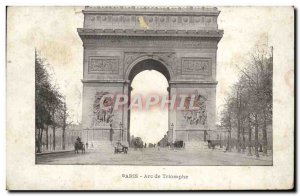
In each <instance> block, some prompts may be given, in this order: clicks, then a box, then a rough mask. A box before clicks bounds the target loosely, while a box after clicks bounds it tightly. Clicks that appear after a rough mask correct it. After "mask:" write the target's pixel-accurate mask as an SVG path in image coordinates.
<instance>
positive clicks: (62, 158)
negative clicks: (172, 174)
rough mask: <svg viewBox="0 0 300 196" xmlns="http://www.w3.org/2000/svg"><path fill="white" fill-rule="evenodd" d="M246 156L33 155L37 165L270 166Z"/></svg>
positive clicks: (147, 151)
mask: <svg viewBox="0 0 300 196" xmlns="http://www.w3.org/2000/svg"><path fill="white" fill-rule="evenodd" d="M246 154H247V153H244V154H238V153H236V152H230V153H229V152H226V153H225V152H224V151H223V150H221V149H215V150H211V149H202V150H197V149H189V150H184V149H183V150H182V149H181V150H170V149H167V148H161V149H159V150H158V148H144V149H141V150H136V151H135V150H133V149H129V151H128V154H123V153H122V154H114V153H113V149H108V150H107V149H106V150H91V149H89V150H87V151H86V153H85V154H82V153H79V154H75V153H74V152H73V151H72V152H64V153H53V154H45V155H39V156H37V160H36V163H37V164H53V165H61V164H70V165H75V164H87V165H89V164H91V165H93V164H97V165H165V166H168V165H169V166H171V165H172V166H180V165H181V166H184V165H195V166H197V165H224V166H225V165H272V156H262V155H261V156H260V157H259V158H256V157H254V156H247V155H246Z"/></svg>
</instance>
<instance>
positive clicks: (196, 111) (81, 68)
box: [6, 5, 295, 190]
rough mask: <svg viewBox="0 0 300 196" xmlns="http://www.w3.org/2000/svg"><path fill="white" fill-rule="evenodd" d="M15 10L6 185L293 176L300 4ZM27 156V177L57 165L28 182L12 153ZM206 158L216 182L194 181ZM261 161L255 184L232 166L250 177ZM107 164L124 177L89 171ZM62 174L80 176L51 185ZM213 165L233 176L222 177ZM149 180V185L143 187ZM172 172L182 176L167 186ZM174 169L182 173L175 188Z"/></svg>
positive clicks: (189, 184)
mask: <svg viewBox="0 0 300 196" xmlns="http://www.w3.org/2000/svg"><path fill="white" fill-rule="evenodd" d="M6 12H7V13H6V20H7V26H6V32H7V37H6V40H7V59H6V60H7V61H6V66H7V70H6V74H7V77H6V80H7V123H8V126H7V180H8V182H9V183H7V184H11V186H10V185H7V187H15V188H12V189H18V187H21V188H25V189H30V190H34V189H50V190H51V189H52V190H53V189H58V190H63V189H67V190H69V189H72V190H74V189H76V190H86V189H88V190H95V189H100V190H101V189H107V190H115V189H127V188H129V189H138V190H144V189H145V190H156V189H157V190H163V189H169V190H180V189H184V190H191V189H195V190H198V189H201V190H210V189H229V190H230V189H249V188H250V189H277V188H281V187H283V188H289V187H293V171H294V166H293V159H294V154H293V153H294V20H295V19H294V12H295V10H294V7H292V6H287V7H250V6H249V7H229V6H227V7H226V6H225V7H224V6H218V7H213V6H201V5H199V6H151V5H149V6H121V5H120V6H118V5H116V6H82V7H80V6H69V7H68V6H35V7H31V6H8V7H7V10H6ZM282 81H283V82H282ZM19 89H20V90H19ZM19 100H22V103H20V101H19ZM19 107H22V108H23V110H19V109H18V108H19ZM15 116H19V117H21V116H23V117H22V118H21V120H20V121H18V122H16V121H14V120H13V119H14V118H15ZM15 130H19V132H18V131H15ZM20 134H22V136H18V135H20ZM279 140H280V141H279ZM15 153H17V154H15ZM17 155H20V157H18V156H17ZM19 161H20V162H22V163H24V165H23V169H24V168H27V167H28V168H36V169H33V170H28V171H27V172H26V174H25V172H24V171H22V172H23V173H24V175H22V176H28V175H30V171H32V172H33V174H32V175H36V176H37V175H43V174H44V175H47V174H49V173H52V174H51V175H50V174H49V176H52V177H49V179H44V180H42V181H43V184H42V181H41V182H40V183H37V184H32V183H28V185H27V184H22V181H23V180H22V179H17V180H16V179H15V177H16V175H18V174H20V173H18V172H17V171H18V170H21V168H19V169H16V166H15V165H14V164H8V163H13V162H19ZM285 163H288V164H285ZM224 166H230V167H224ZM147 167H148V168H149V170H147ZM51 168H52V169H51ZM63 168H64V169H63ZM109 168H118V169H109ZM122 168H124V170H122ZM177 168H178V170H177ZM207 168H208V169H207ZM214 168H217V170H214ZM284 168H285V169H286V170H285V169H284ZM131 169H134V170H135V171H133V170H131ZM275 169H276V171H279V170H281V172H287V173H286V175H285V174H282V173H280V172H278V173H276V172H274V170H275ZM176 170H177V172H174V171H176ZM204 170H207V172H209V171H213V170H214V172H213V173H210V174H209V176H210V177H209V178H208V179H202V180H199V181H198V182H200V181H205V180H206V181H209V182H208V184H206V183H203V182H202V183H203V184H202V186H201V185H199V184H198V185H196V184H193V181H194V182H195V179H196V178H197V177H196V176H199V175H200V173H201V171H202V172H203V171H204ZM231 170H232V171H234V172H230V171H231ZM235 170H238V171H236V172H235ZM38 171H39V172H38ZM75 171H78V173H77V172H75ZM84 171H86V172H87V173H86V174H84ZM96 171H98V172H96ZM109 171H112V173H110V172H109ZM171 171H172V172H171ZM239 171H240V172H239ZM253 171H255V172H253ZM256 171H257V172H258V173H260V174H259V175H258V176H256V178H260V179H261V181H259V180H257V181H256V182H252V183H249V184H247V185H246V184H245V183H246V182H239V180H238V176H235V177H234V178H232V179H231V178H229V177H228V175H229V173H230V175H235V174H236V175H241V176H242V175H243V172H245V173H248V174H249V173H252V174H251V175H249V176H248V177H247V178H246V179H248V180H250V181H251V179H252V178H255V173H256ZM99 172H100V173H102V174H103V175H104V176H106V175H108V176H109V177H111V179H109V180H108V181H107V182H109V181H111V180H112V181H116V180H118V179H119V181H122V183H121V184H119V185H115V186H113V185H108V184H101V185H100V184H98V183H100V181H99V182H98V183H96V182H95V180H92V179H90V178H89V179H88V180H87V182H85V181H84V177H83V176H87V175H89V176H90V177H92V178H93V176H96V175H99V174H100V173H99ZM103 172H104V173H103ZM113 173H117V174H115V175H114V174H113ZM58 174H59V176H61V177H62V178H64V177H69V178H70V177H72V176H73V177H74V175H76V176H81V177H80V178H78V179H76V180H73V181H72V182H67V181H64V180H63V181H64V183H62V184H61V185H57V183H54V184H53V185H49V184H48V183H47V181H48V180H50V178H55V176H56V177H58V176H57V175H58ZM264 174H265V177H264ZM207 175H208V173H207ZM207 175H205V176H207ZM213 175H214V176H219V177H221V176H222V175H223V177H224V178H225V179H226V180H225V181H224V182H222V183H221V182H220V180H215V181H214V183H215V184H214V183H213V185H212V184H210V182H211V181H213V180H212V179H213V178H214V177H213ZM116 176H117V177H116ZM225 176H227V177H225ZM243 176H244V175H243ZM280 176H281V177H280ZM284 176H286V177H287V178H286V179H288V180H286V181H285V183H283V181H282V180H284ZM61 177H59V178H61ZM98 177H99V176H98ZM32 178H35V177H32ZM149 178H150V179H152V180H154V181H153V182H151V183H153V184H151V183H150V184H149V186H147V185H146V184H147V183H146V182H144V183H143V184H142V185H141V187H139V186H136V185H134V184H135V183H136V182H138V181H134V180H149ZM272 178H273V179H279V178H282V179H280V180H278V181H276V180H275V182H272ZM95 179H96V178H95ZM128 180H131V181H130V183H129V184H128V186H126V181H128ZM155 180H156V181H155ZM161 180H171V181H172V182H165V183H162V184H161V186H158V187H156V186H154V184H157V183H159V182H160V181H161ZM175 180H180V182H183V183H181V184H180V186H178V187H177V188H176V187H175V184H176V181H175ZM34 181H36V180H34ZM102 181H105V179H101V182H102ZM231 181H232V183H233V184H232V185H233V186H232V187H231V185H230V183H231ZM80 182H84V184H83V185H81V186H76V185H75V184H78V183H79V184H80ZM259 182H267V183H261V184H260V185H257V184H258V183H259ZM69 183H70V184H69ZM166 183H171V184H173V185H170V184H169V185H167V184H166ZM174 183H175V184H174ZM218 183H219V185H218ZM228 183H229V184H228ZM239 183H240V184H239ZM55 184H56V185H55ZM7 189H10V188H7Z"/></svg>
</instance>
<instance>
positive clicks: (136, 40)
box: [84, 36, 217, 49]
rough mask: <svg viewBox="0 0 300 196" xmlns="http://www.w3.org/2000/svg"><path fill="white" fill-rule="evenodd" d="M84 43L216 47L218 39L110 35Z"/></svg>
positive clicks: (111, 45)
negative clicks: (120, 37)
mask: <svg viewBox="0 0 300 196" xmlns="http://www.w3.org/2000/svg"><path fill="white" fill-rule="evenodd" d="M84 45H85V46H87V47H90V48H92V47H95V48H103V47H105V48H106V47H109V48H116V47H117V48H137V47H138V48H171V49H173V48H191V49H201V48H206V49H216V48H217V41H216V40H209V39H207V40H203V39H197V38H190V37H188V38H172V39H169V38H166V37H156V38H152V37H122V39H114V38H111V37H109V36H106V37H104V36H103V37H102V38H101V39H86V40H85V41H84Z"/></svg>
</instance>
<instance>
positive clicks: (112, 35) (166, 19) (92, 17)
mask: <svg viewBox="0 0 300 196" xmlns="http://www.w3.org/2000/svg"><path fill="white" fill-rule="evenodd" d="M83 13H84V24H83V28H79V29H78V33H79V35H80V37H81V39H82V42H83V47H84V52H83V55H84V57H83V59H84V60H83V80H82V82H83V113H82V125H83V136H82V137H83V141H93V142H94V145H101V143H108V142H109V141H110V139H111V138H110V137H111V134H110V130H111V128H110V126H111V127H112V129H113V132H114V134H113V138H112V139H113V140H114V141H116V140H127V141H129V138H130V111H129V112H128V110H127V109H126V108H125V107H126V106H124V107H123V108H122V109H121V110H118V111H112V110H110V111H103V110H101V109H99V100H100V99H101V97H102V96H103V95H105V94H107V93H112V94H128V95H130V85H131V82H132V80H133V78H134V77H135V75H137V74H138V73H140V72H141V71H144V70H151V69H153V70H157V71H159V72H161V73H162V74H163V75H164V76H165V77H166V78H167V80H168V83H169V93H170V96H171V95H175V94H180V93H182V94H191V93H193V94H196V95H197V97H198V98H199V101H200V102H201V103H202V105H203V106H202V107H201V108H200V110H201V111H193V112H189V111H176V110H172V111H171V110H170V111H169V122H168V123H169V127H172V130H169V134H168V137H169V141H170V142H174V141H175V140H183V141H185V142H186V143H188V142H193V141H202V140H203V138H204V137H205V136H204V135H205V133H207V132H209V131H210V130H215V123H216V85H217V81H216V69H217V65H216V58H217V45H218V42H219V41H220V39H221V38H222V36H223V31H222V30H219V29H218V24H217V18H218V15H219V13H220V12H219V11H218V10H217V8H208V7H86V8H85V9H84V10H83ZM171 124H172V125H173V126H171ZM164 131H165V130H164Z"/></svg>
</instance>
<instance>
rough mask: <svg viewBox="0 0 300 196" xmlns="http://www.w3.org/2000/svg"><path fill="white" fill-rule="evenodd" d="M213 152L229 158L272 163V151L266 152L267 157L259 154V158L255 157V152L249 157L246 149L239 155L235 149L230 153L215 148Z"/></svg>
mask: <svg viewBox="0 0 300 196" xmlns="http://www.w3.org/2000/svg"><path fill="white" fill-rule="evenodd" d="M214 150H215V151H218V152H222V153H224V154H228V155H231V156H240V157H243V158H246V159H255V160H263V161H272V159H273V156H272V151H268V154H267V156H265V155H264V154H263V152H259V157H256V156H255V152H252V156H249V155H248V150H247V149H246V150H245V152H242V151H241V152H240V153H238V152H237V149H232V151H231V152H226V151H225V149H222V148H216V149H214Z"/></svg>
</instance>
